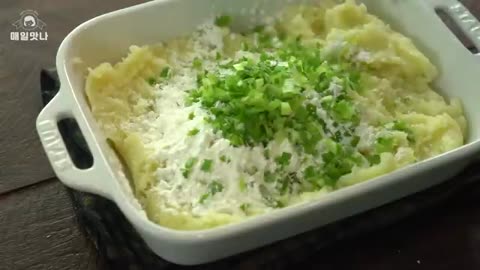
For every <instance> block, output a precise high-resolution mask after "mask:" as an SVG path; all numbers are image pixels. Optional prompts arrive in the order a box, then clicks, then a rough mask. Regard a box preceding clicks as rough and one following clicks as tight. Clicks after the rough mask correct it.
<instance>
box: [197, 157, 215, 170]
mask: <svg viewBox="0 0 480 270" xmlns="http://www.w3.org/2000/svg"><path fill="white" fill-rule="evenodd" d="M212 165H213V160H211V159H204V160H203V163H202V165H201V166H200V169H201V170H202V171H204V172H211V171H212Z"/></svg>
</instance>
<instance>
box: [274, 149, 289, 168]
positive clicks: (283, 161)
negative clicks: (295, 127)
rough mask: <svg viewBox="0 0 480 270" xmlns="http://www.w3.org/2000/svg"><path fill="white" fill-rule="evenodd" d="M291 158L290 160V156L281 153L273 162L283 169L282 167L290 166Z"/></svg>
mask: <svg viewBox="0 0 480 270" xmlns="http://www.w3.org/2000/svg"><path fill="white" fill-rule="evenodd" d="M291 158H292V154H290V153H287V152H283V153H282V155H281V156H279V157H276V158H275V162H276V163H277V164H278V165H280V166H282V167H284V166H288V164H290V159H291Z"/></svg>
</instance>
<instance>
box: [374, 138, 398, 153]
mask: <svg viewBox="0 0 480 270" xmlns="http://www.w3.org/2000/svg"><path fill="white" fill-rule="evenodd" d="M394 148H395V141H394V140H393V138H390V137H380V138H377V141H376V144H375V152H376V153H378V154H381V153H385V152H389V153H390V152H393V150H394Z"/></svg>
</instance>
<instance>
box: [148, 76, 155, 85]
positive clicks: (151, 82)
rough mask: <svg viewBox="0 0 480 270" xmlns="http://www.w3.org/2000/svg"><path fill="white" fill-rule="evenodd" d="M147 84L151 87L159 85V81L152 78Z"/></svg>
mask: <svg viewBox="0 0 480 270" xmlns="http://www.w3.org/2000/svg"><path fill="white" fill-rule="evenodd" d="M147 82H148V84H149V85H151V86H154V85H155V84H156V83H157V80H156V79H155V78H153V77H151V78H148V80H147Z"/></svg>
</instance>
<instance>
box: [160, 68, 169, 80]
mask: <svg viewBox="0 0 480 270" xmlns="http://www.w3.org/2000/svg"><path fill="white" fill-rule="evenodd" d="M160 77H162V78H164V79H168V78H169V77H170V67H165V68H163V70H162V72H161V73H160Z"/></svg>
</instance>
